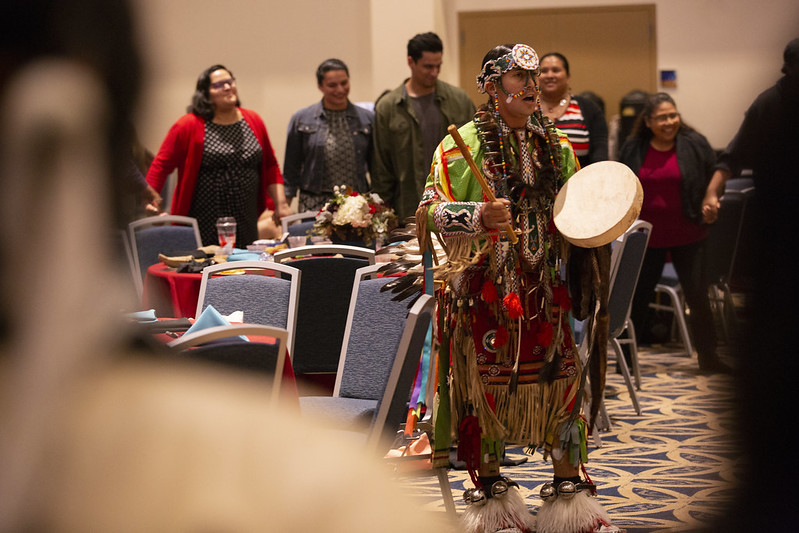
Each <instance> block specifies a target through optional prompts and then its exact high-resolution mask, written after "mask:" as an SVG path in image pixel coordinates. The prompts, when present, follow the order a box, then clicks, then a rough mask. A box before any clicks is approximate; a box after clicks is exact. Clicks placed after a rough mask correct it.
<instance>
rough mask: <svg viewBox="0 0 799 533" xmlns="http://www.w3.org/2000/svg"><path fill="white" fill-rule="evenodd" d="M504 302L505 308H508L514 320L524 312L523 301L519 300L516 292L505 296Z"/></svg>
mask: <svg viewBox="0 0 799 533" xmlns="http://www.w3.org/2000/svg"><path fill="white" fill-rule="evenodd" d="M502 303H503V304H505V309H507V310H508V316H509V317H510V318H511V319H512V320H516V319H517V318H519V317H520V316H522V315H523V314H524V309H523V308H522V302H521V300H519V295H518V294H516V293H515V292H511V293H509V294H508V295H507V296H505V298H504V299H503V300H502Z"/></svg>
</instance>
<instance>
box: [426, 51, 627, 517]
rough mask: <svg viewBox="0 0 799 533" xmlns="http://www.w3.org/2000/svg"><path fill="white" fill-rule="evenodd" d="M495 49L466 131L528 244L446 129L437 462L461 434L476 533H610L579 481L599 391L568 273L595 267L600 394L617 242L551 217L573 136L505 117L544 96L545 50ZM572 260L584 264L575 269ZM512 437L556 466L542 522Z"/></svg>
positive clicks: (589, 301) (438, 167) (592, 309)
mask: <svg viewBox="0 0 799 533" xmlns="http://www.w3.org/2000/svg"><path fill="white" fill-rule="evenodd" d="M495 51H496V52H495ZM492 52H493V53H494V55H493V56H491V54H492ZM492 52H490V53H489V56H486V57H487V61H484V69H483V72H482V73H481V75H480V76H479V77H478V85H479V86H480V88H481V89H482V90H483V91H484V92H488V93H489V94H490V95H491V100H490V101H489V105H483V106H482V107H481V108H480V109H479V110H478V112H477V114H476V115H475V119H474V121H473V122H471V123H469V124H466V125H464V126H462V127H461V128H459V130H458V132H459V134H460V136H461V137H462V138H463V140H464V142H465V143H466V145H468V147H469V151H470V153H471V155H473V157H474V162H475V163H476V164H477V165H478V167H479V169H480V170H481V171H482V173H483V175H484V176H485V179H486V181H487V182H488V185H489V186H490V188H491V191H492V192H493V195H494V196H495V197H496V198H506V199H508V200H510V206H509V209H510V220H511V224H512V226H513V228H514V230H515V233H516V235H517V236H518V242H517V243H516V244H512V243H511V242H510V241H509V240H507V239H506V238H505V236H504V235H503V234H502V233H500V232H499V231H497V230H493V231H492V230H489V229H487V228H486V226H484V225H483V222H484V221H483V218H482V214H483V210H484V209H486V206H488V205H490V204H489V203H487V200H488V199H490V196H486V195H485V194H484V191H483V189H481V188H480V185H479V183H478V182H477V180H476V179H475V177H474V175H473V174H472V171H471V170H470V166H469V162H468V161H467V159H465V158H464V155H463V154H462V153H461V151H460V150H459V149H458V148H457V146H456V143H455V142H454V140H453V138H452V137H451V136H448V137H446V138H445V139H444V140H443V141H442V142H441V144H440V145H439V146H438V149H437V151H436V156H435V159H434V161H433V165H432V167H431V174H430V176H429V177H428V180H427V184H426V189H425V192H424V196H423V199H422V202H421V204H420V209H419V211H418V212H417V226H418V229H419V230H420V232H419V233H420V234H419V241H420V243H422V244H423V243H424V242H425V241H426V242H430V239H431V233H432V232H434V233H436V234H437V236H436V238H439V237H440V238H441V241H442V242H443V244H444V247H445V248H446V252H447V257H448V260H447V262H446V263H444V264H441V265H439V266H437V267H434V268H435V275H436V279H437V280H438V282H439V283H438V291H437V299H438V302H439V328H438V331H439V344H440V352H439V380H440V381H439V396H440V402H439V413H438V419H437V425H436V433H435V448H436V453H435V456H434V457H435V459H436V461H438V462H439V464H440V463H441V462H443V461H446V460H447V458H448V451H449V447H450V444H451V443H452V439H453V438H455V439H456V440H457V444H458V458H459V459H460V460H462V461H465V463H466V465H467V468H468V470H469V473H470V476H471V478H472V481H473V483H474V489H471V490H469V491H467V493H466V494H465V495H464V497H465V498H466V500H467V502H468V503H470V505H469V506H468V508H467V512H466V516H465V530H466V531H468V532H474V533H478V532H479V533H494V532H495V531H500V530H509V531H532V530H534V529H535V528H536V527H537V528H538V531H539V532H541V533H544V532H545V531H556V530H557V531H559V533H568V532H571V531H574V532H582V531H594V530H597V531H598V530H599V529H600V528H601V527H606V529H604V530H605V531H617V529H615V528H612V526H609V523H610V522H609V519H608V517H607V515H606V514H605V513H604V511H603V510H602V508H601V506H599V504H598V502H597V501H596V498H594V497H593V494H594V490H593V485H591V484H590V480H589V482H588V483H586V482H584V481H583V480H582V479H581V478H580V477H579V475H578V473H579V467H580V466H581V465H582V463H583V462H584V461H586V435H587V423H586V420H585V419H584V418H583V417H582V416H581V415H580V413H579V411H580V407H581V404H582V401H583V396H584V395H587V394H588V393H587V392H586V391H584V390H583V389H584V385H585V380H584V379H583V377H584V374H585V372H586V369H585V368H583V364H582V363H581V361H580V358H579V356H578V352H577V347H576V346H575V342H574V337H573V335H572V330H571V327H570V320H569V319H570V312H571V311H572V299H571V298H570V292H569V288H568V286H567V280H566V279H565V277H566V274H565V273H566V272H567V271H568V272H569V273H570V274H572V273H573V272H574V271H580V270H583V271H584V272H582V273H580V272H578V278H579V279H577V280H576V283H575V288H576V289H579V291H578V292H579V296H578V297H577V298H576V299H575V302H576V303H577V307H579V310H578V311H579V312H578V313H577V315H578V317H579V318H581V319H582V318H585V317H586V316H589V315H590V316H591V318H592V321H593V326H592V328H591V329H592V331H593V332H594V334H595V336H596V337H597V339H599V341H600V342H595V343H594V350H593V351H594V352H595V353H594V354H592V357H591V358H590V359H589V361H593V362H592V363H591V365H592V366H594V367H595V368H596V369H597V370H596V371H595V375H592V380H591V382H592V386H594V387H598V388H599V391H598V392H600V394H599V396H598V397H599V398H600V399H601V387H602V386H603V384H604V374H603V373H602V371H601V369H603V368H604V363H605V361H604V357H605V343H604V342H602V339H605V340H606V335H607V333H606V330H607V320H606V316H605V314H604V313H605V307H604V304H605V302H603V296H604V298H605V299H606V296H607V287H606V281H607V270H608V269H607V265H608V261H609V254H608V249H607V248H606V247H603V248H600V249H593V250H586V249H581V250H576V249H573V248H572V247H570V245H568V243H566V242H565V241H563V240H562V239H561V238H560V236H559V234H558V232H557V230H556V229H555V227H554V224H553V222H552V207H553V202H554V199H555V195H556V194H557V192H558V190H559V189H560V187H561V186H562V185H563V183H564V182H565V180H566V179H568V177H569V176H571V175H572V174H573V173H574V172H575V171H576V170H577V168H578V163H577V160H576V158H575V156H574V152H573V150H572V148H571V145H570V143H569V141H568V139H567V138H566V136H565V135H563V134H562V133H561V132H559V131H558V130H556V129H555V128H554V127H553V126H552V125H551V123H549V122H548V120H547V119H546V118H545V117H544V116H543V115H542V114H541V112H540V109H535V110H534V111H533V109H531V111H530V113H529V114H528V115H527V118H526V121H524V120H523V122H522V124H521V125H518V124H517V125H514V127H513V128H512V127H511V125H509V123H508V121H507V120H506V119H505V116H504V114H505V112H506V110H507V109H509V106H511V105H518V104H513V102H514V99H519V100H521V99H524V100H528V101H529V99H530V95H531V94H535V95H536V96H537V85H536V84H537V81H536V80H537V78H536V74H537V69H538V58H537V56H536V54H535V51H534V50H533V49H532V48H530V47H529V46H526V45H516V46H514V47H512V48H511V47H507V46H502V47H497V48H496V49H494V50H493V51H492ZM520 70H521V71H522V72H523V73H524V74H525V78H524V83H525V85H524V87H523V88H522V90H518V88H516V89H513V88H511V90H510V91H508V90H507V89H506V87H505V85H503V84H507V83H512V82H513V80H510V81H508V82H505V81H503V80H505V79H506V78H505V77H503V76H504V75H505V74H506V73H517V72H518V71H520ZM528 73H530V74H529V79H528V77H526V76H527V74H528ZM529 80H532V84H531V83H530V81H529ZM499 89H501V92H500V90H499ZM500 99H502V100H500ZM572 250H574V251H572ZM570 254H573V257H571V258H570ZM577 254H579V257H577ZM570 259H574V261H575V264H574V265H570V267H571V268H568V267H567V262H568V261H570ZM597 302H598V303H597ZM603 328H604V331H605V333H604V335H605V336H604V337H603V333H602V330H603ZM592 373H594V372H592ZM594 382H596V383H594ZM595 403H596V404H597V405H598V402H595ZM595 412H596V409H593V408H592V414H593V415H595ZM506 442H513V443H523V444H528V445H529V449H530V450H535V449H539V450H541V451H542V452H543V454H544V457H545V459H546V458H548V457H550V456H551V457H552V460H553V462H554V464H555V470H556V478H555V483H556V484H555V485H548V489H550V490H549V492H548V494H547V495H546V496H547V498H546V501H545V502H544V505H543V506H542V510H541V513H540V515H541V516H540V518H539V520H538V526H536V525H535V519H534V518H533V517H532V515H531V514H530V513H529V512H528V511H527V508H526V505H525V504H524V501H523V499H522V498H521V495H520V494H519V492H518V489H517V487H516V484H515V483H513V481H512V480H510V479H508V478H505V477H503V476H501V475H500V472H499V461H500V459H501V457H502V455H503V450H504V446H505V443H506ZM559 465H565V466H559ZM559 468H560V472H561V474H560V477H557V475H558V471H559ZM562 472H569V475H568V476H566V477H564V476H563V474H562ZM572 473H573V474H574V475H572ZM564 483H565V484H564ZM564 517H565V518H564ZM608 527H610V528H611V529H607V528H608Z"/></svg>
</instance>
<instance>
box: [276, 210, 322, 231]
mask: <svg viewBox="0 0 799 533" xmlns="http://www.w3.org/2000/svg"><path fill="white" fill-rule="evenodd" d="M308 222H310V225H308ZM314 222H316V211H304V212H302V213H295V214H293V215H288V216H285V217H282V218H281V219H280V225H281V226H282V228H283V233H288V234H289V235H305V231H307V230H309V229H310V228H312V227H313V224H314ZM293 226H304V227H305V231H303V232H302V233H299V231H300V230H299V228H294V227H293Z"/></svg>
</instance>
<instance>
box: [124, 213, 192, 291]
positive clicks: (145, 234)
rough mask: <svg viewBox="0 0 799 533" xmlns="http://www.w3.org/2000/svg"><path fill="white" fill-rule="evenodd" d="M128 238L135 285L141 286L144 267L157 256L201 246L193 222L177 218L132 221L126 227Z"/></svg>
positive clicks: (152, 218) (149, 264)
mask: <svg viewBox="0 0 799 533" xmlns="http://www.w3.org/2000/svg"><path fill="white" fill-rule="evenodd" d="M128 236H129V238H130V250H131V253H132V254H133V263H134V269H135V273H136V276H137V277H138V285H137V286H143V284H144V275H145V274H146V273H147V268H148V267H150V266H151V265H154V264H156V263H158V262H159V259H158V254H164V255H174V254H175V253H176V252H192V251H194V250H196V249H197V248H200V247H201V246H202V239H201V238H200V228H199V226H198V225H197V219H195V218H192V217H184V216H178V215H164V216H154V217H147V218H142V219H139V220H134V221H133V222H131V223H130V224H128Z"/></svg>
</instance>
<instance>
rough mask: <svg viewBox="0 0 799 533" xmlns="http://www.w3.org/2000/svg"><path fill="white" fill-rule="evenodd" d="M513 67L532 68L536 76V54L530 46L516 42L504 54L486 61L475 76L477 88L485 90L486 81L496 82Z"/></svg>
mask: <svg viewBox="0 0 799 533" xmlns="http://www.w3.org/2000/svg"><path fill="white" fill-rule="evenodd" d="M514 68H520V69H524V70H532V71H533V75H534V76H538V74H539V69H538V54H536V53H535V50H533V48H532V47H531V46H528V45H526V44H517V45H514V47H513V49H512V50H511V51H510V52H508V53H507V54H505V55H504V56H501V57H498V58H497V59H492V60H490V61H486V64H485V65H483V71H482V72H481V73H480V74H479V75H478V76H477V88H478V89H479V90H480V92H481V93H484V92H486V88H485V87H486V83H488V82H489V81H495V82H496V81H497V80H499V79H500V78H501V77H502V75H503V74H505V73H506V72H508V71H509V70H512V69H514Z"/></svg>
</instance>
